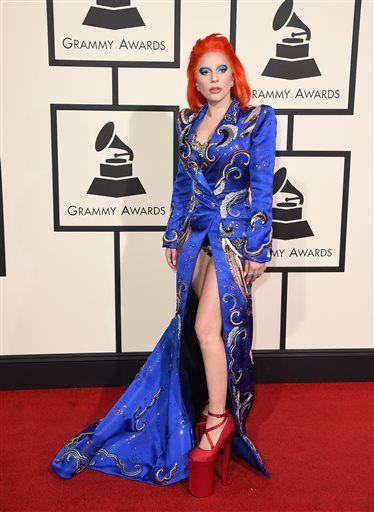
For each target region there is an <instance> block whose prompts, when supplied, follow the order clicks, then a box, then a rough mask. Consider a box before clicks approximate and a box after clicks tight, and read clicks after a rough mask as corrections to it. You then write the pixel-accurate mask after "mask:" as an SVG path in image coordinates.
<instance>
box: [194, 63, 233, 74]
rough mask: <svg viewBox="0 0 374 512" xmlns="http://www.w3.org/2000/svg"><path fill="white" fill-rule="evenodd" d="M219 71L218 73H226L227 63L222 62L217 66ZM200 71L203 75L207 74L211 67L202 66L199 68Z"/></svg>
mask: <svg viewBox="0 0 374 512" xmlns="http://www.w3.org/2000/svg"><path fill="white" fill-rule="evenodd" d="M217 71H218V73H226V71H227V66H226V64H220V65H219V66H217ZM199 73H200V74H201V75H207V74H208V73H210V68H209V67H208V66H201V68H199Z"/></svg>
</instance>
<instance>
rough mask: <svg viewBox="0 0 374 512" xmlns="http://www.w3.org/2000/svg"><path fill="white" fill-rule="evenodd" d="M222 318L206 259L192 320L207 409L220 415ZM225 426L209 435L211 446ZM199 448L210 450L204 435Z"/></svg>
mask: <svg viewBox="0 0 374 512" xmlns="http://www.w3.org/2000/svg"><path fill="white" fill-rule="evenodd" d="M221 328H222V318H221V306H220V299H219V293H218V283H217V276H216V271H215V266H214V260H213V258H210V260H209V262H208V265H207V268H206V272H205V276H204V281H203V284H202V289H201V294H200V298H199V306H198V309H197V314H196V320H195V331H196V335H197V337H198V339H199V343H200V348H201V353H202V356H203V361H204V367H205V375H206V379H207V386H208V394H209V410H210V411H211V412H215V413H220V414H221V413H223V412H224V410H225V406H226V393H227V362H226V353H225V346H224V341H223V339H222V336H221ZM221 421H222V418H216V417H214V416H208V418H207V422H206V426H207V427H212V426H213V425H216V424H217V423H220V422H221ZM224 426H225V424H223V425H221V426H220V427H218V428H217V429H215V430H212V431H211V432H209V435H210V437H211V438H212V441H213V443H214V444H215V443H216V441H217V439H218V437H219V435H220V433H221V431H222V429H223V428H224ZM199 446H200V447H201V448H203V449H205V450H210V449H211V446H210V444H209V441H208V439H207V437H206V435H203V436H202V439H201V441H200V444H199Z"/></svg>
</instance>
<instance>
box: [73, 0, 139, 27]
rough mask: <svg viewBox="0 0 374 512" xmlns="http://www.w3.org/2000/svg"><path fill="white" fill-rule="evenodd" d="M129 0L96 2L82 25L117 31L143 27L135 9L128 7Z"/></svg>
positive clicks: (98, 0)
mask: <svg viewBox="0 0 374 512" xmlns="http://www.w3.org/2000/svg"><path fill="white" fill-rule="evenodd" d="M129 4H130V0H96V6H91V7H90V9H89V11H88V13H87V15H86V17H85V19H84V21H83V23H82V25H88V26H89V27H97V28H108V29H110V30H119V29H123V28H133V27H143V26H145V23H144V21H143V18H142V17H141V16H140V14H139V11H138V9H137V8H136V7H129Z"/></svg>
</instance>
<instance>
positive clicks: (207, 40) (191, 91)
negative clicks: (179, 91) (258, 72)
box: [187, 32, 251, 112]
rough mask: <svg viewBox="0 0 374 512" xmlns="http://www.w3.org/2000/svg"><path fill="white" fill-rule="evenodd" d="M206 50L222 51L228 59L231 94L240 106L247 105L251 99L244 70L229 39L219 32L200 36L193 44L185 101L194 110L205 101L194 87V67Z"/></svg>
mask: <svg viewBox="0 0 374 512" xmlns="http://www.w3.org/2000/svg"><path fill="white" fill-rule="evenodd" d="M207 52H220V53H223V54H224V55H225V56H226V58H227V59H228V61H229V63H230V66H231V69H232V71H233V74H234V80H235V83H234V85H233V87H232V88H231V95H232V96H236V97H237V98H238V100H239V103H240V105H241V106H242V107H245V106H247V105H248V102H249V100H250V99H251V89H250V87H249V85H248V82H247V78H246V74H245V70H244V68H243V65H242V63H241V62H240V60H239V59H238V57H237V56H236V54H235V52H234V49H233V47H232V46H231V43H230V41H229V40H228V39H227V37H225V36H224V35H222V34H220V33H219V32H215V33H214V34H210V35H209V36H206V37H204V39H202V38H200V39H198V40H197V41H196V43H195V44H194V46H193V48H192V50H191V53H190V58H189V62H188V67H187V80H188V83H187V101H188V104H189V106H190V108H191V110H193V111H194V112H197V111H198V110H199V108H200V107H202V106H203V105H204V104H205V103H206V98H205V97H204V96H203V95H202V94H201V93H200V92H199V91H198V90H197V89H196V77H195V72H196V67H197V63H198V61H199V59H200V57H201V56H202V55H204V53H207Z"/></svg>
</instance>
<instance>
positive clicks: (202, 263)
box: [191, 249, 210, 299]
mask: <svg viewBox="0 0 374 512" xmlns="http://www.w3.org/2000/svg"><path fill="white" fill-rule="evenodd" d="M209 260H210V257H209V256H208V254H207V253H206V252H205V251H204V250H202V249H201V250H200V251H199V254H198V256H197V258H196V264H195V268H194V271H193V274H192V281H191V286H192V288H193V290H194V292H195V293H196V295H197V297H198V299H200V296H201V290H202V288H203V283H204V279H205V275H206V270H207V267H208V264H209Z"/></svg>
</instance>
